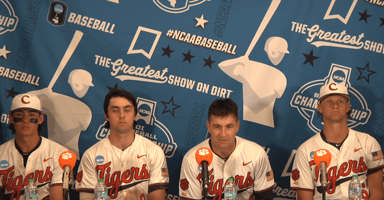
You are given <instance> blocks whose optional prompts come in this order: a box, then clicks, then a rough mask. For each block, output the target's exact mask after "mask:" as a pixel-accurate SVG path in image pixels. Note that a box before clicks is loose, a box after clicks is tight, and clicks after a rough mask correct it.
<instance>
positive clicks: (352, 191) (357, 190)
mask: <svg viewBox="0 0 384 200" xmlns="http://www.w3.org/2000/svg"><path fill="white" fill-rule="evenodd" d="M361 190H362V187H361V183H360V181H359V177H358V176H357V175H353V177H352V179H351V182H349V187H348V199H349V200H361Z"/></svg>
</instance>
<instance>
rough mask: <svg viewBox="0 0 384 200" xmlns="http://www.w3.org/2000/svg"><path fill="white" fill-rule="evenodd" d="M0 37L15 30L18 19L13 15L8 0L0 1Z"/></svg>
mask: <svg viewBox="0 0 384 200" xmlns="http://www.w3.org/2000/svg"><path fill="white" fill-rule="evenodd" d="M0 2H1V3H2V4H1V3H0V19H1V21H0V35H2V34H4V33H6V32H8V31H10V32H12V31H14V30H15V29H16V26H17V23H18V22H19V18H18V17H17V16H16V15H15V11H14V10H13V7H12V5H11V4H10V3H9V2H8V0H1V1H0Z"/></svg>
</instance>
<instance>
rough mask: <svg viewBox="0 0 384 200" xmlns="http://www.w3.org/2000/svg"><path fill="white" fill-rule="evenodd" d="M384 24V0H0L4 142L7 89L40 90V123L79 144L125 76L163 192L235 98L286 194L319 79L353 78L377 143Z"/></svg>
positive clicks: (361, 119)
mask: <svg viewBox="0 0 384 200" xmlns="http://www.w3.org/2000/svg"><path fill="white" fill-rule="evenodd" d="M383 35H384V3H383V1H380V0H370V1H365V0H322V1H313V0H309V1H308V0H290V1H288V0H281V1H280V0H263V1H261V0H260V1H255V0H242V1H233V0H153V1H150V0H145V1H144V0H131V1H124V0H92V1H90V0H89V1H86V0H65V1H64V0H63V1H47V0H29V1H12V0H1V1H0V102H1V103H0V111H1V124H0V125H1V134H0V139H1V143H4V142H6V141H7V140H9V139H11V138H13V137H14V135H12V133H11V131H10V130H9V129H8V125H9V120H8V113H9V109H10V106H11V102H12V99H13V97H14V96H15V95H17V94H20V93H26V92H29V93H33V94H36V95H38V96H39V97H40V98H41V100H42V103H43V110H44V113H45V114H46V121H47V124H46V126H47V132H45V133H44V134H43V135H44V136H46V137H48V138H50V139H52V140H54V141H56V142H58V143H60V144H62V145H64V146H66V147H67V148H69V149H70V150H72V151H74V152H75V153H76V154H77V155H78V157H80V158H81V155H82V154H83V153H84V151H85V150H86V149H88V148H89V147H90V146H92V145H93V144H94V143H96V142H98V141H99V140H101V139H103V138H105V137H106V136H107V135H108V134H109V130H108V129H105V128H103V124H104V123H105V118H104V115H103V109H102V104H103V100H104V97H105V95H106V94H107V93H108V91H109V89H111V88H114V87H118V88H124V89H126V90H128V91H130V92H131V93H132V94H134V95H135V96H136V98H137V104H138V114H137V118H136V120H137V123H138V125H136V126H135V132H136V133H137V134H141V135H143V136H145V137H147V138H149V139H150V140H152V141H153V142H154V143H156V144H157V145H159V146H160V147H162V149H163V150H164V153H165V155H166V157H167V162H168V167H169V175H170V189H169V190H168V191H167V199H178V179H179V173H180V167H181V161H182V158H183V156H184V154H185V153H186V152H187V151H188V150H189V149H191V148H192V147H193V146H195V145H196V144H198V143H200V142H202V141H203V140H205V139H206V138H207V137H208V136H209V134H208V133H207V128H206V125H205V122H206V120H207V111H208V107H209V105H210V103H211V102H212V101H213V100H215V99H217V98H232V99H233V100H234V101H235V102H236V103H237V104H238V106H239V120H240V130H239V132H238V134H237V135H238V136H241V137H243V138H246V139H249V140H252V141H254V142H256V143H258V144H260V145H261V146H263V147H264V149H265V151H266V152H267V153H268V155H269V159H270V162H271V165H272V168H273V170H274V178H275V182H276V183H275V187H274V189H273V191H274V194H275V197H276V199H293V198H294V197H295V195H296V193H295V191H293V190H291V189H290V186H289V175H290V173H291V168H292V163H293V159H294V157H295V150H296V149H297V148H298V146H299V145H300V144H301V143H303V142H304V141H305V140H307V139H308V138H309V137H311V136H313V135H314V134H315V133H316V132H318V131H320V130H321V129H322V124H321V119H320V118H319V117H317V110H316V108H317V103H318V97H319V89H320V87H321V86H322V85H323V84H325V83H328V82H336V83H343V84H345V85H347V87H348V91H349V93H350V94H351V96H352V97H351V104H352V117H351V119H349V120H348V125H349V127H351V128H354V129H356V130H359V131H363V132H367V133H369V134H371V135H372V136H374V137H375V138H376V139H377V140H378V141H379V143H380V144H381V145H382V146H383V144H384V143H383V142H384V140H383V136H384V88H383V87H382V86H383V85H384V78H383V74H384V68H383V63H384V62H383V61H384V59H383V58H384V55H383V54H384V47H383V44H384V37H383ZM78 164H79V161H78V163H77V166H78ZM77 166H76V168H75V171H77ZM0 167H1V166H0ZM0 170H1V168H0ZM73 198H74V199H75V198H77V196H76V195H74V196H73Z"/></svg>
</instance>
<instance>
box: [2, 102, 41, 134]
mask: <svg viewBox="0 0 384 200" xmlns="http://www.w3.org/2000/svg"><path fill="white" fill-rule="evenodd" d="M9 121H10V122H11V123H12V124H13V125H14V127H15V130H16V137H18V136H32V135H34V134H36V135H38V134H39V132H38V126H39V125H40V124H42V123H43V122H44V115H43V114H41V113H39V112H37V111H34V110H30V109H20V110H16V111H13V112H11V113H9Z"/></svg>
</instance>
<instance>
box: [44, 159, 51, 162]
mask: <svg viewBox="0 0 384 200" xmlns="http://www.w3.org/2000/svg"><path fill="white" fill-rule="evenodd" d="M51 159H52V158H47V159H44V162H47V161H48V160H51Z"/></svg>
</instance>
